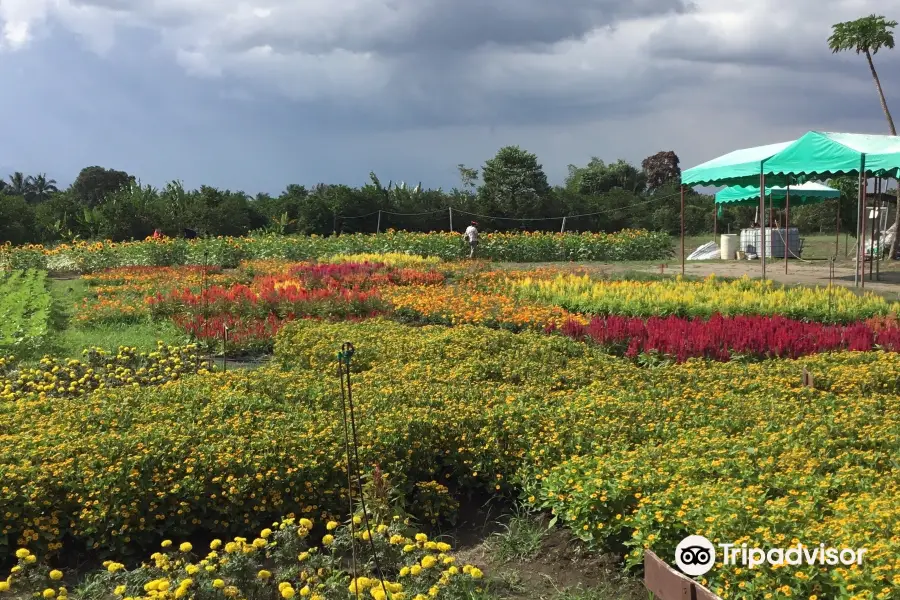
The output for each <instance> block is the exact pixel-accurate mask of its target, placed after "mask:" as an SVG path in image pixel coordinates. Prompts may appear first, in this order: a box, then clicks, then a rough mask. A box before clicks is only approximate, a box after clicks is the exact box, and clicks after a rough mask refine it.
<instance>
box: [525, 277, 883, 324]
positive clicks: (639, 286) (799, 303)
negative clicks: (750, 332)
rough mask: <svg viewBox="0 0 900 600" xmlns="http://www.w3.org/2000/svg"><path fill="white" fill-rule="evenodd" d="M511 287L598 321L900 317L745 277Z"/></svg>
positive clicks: (851, 299) (528, 281)
mask: <svg viewBox="0 0 900 600" xmlns="http://www.w3.org/2000/svg"><path fill="white" fill-rule="evenodd" d="M512 286H513V288H514V290H515V293H516V294H517V295H519V296H521V297H523V298H526V299H529V300H534V301H541V302H547V303H549V304H553V305H557V306H561V307H562V308H565V309H567V310H570V311H573V312H581V313H589V314H596V315H623V316H632V317H651V316H667V315H676V316H681V317H702V318H709V317H711V316H712V315H714V314H721V315H725V316H732V315H780V316H783V317H788V318H792V319H802V320H809V321H819V322H826V323H849V322H853V321H859V320H863V319H867V318H870V317H876V316H883V315H887V314H891V313H893V314H895V315H896V314H897V313H898V312H900V303H893V304H890V303H888V302H886V301H885V300H884V298H882V297H881V296H876V295H874V294H871V293H869V294H866V295H863V296H861V297H860V296H857V295H855V294H854V293H853V292H852V291H851V290H850V289H849V288H845V287H841V286H834V287H832V288H805V287H793V288H791V287H786V286H779V285H778V284H775V283H774V282H772V281H771V280H768V281H762V280H758V279H750V278H747V277H745V278H742V279H738V280H735V281H721V280H717V279H716V278H715V277H708V278H707V279H705V280H703V281H683V280H681V279H680V278H675V279H666V280H661V281H596V280H594V279H591V278H590V277H588V276H586V275H559V276H557V277H556V278H554V279H552V280H547V279H532V278H522V279H519V280H517V281H515V282H513V284H512Z"/></svg>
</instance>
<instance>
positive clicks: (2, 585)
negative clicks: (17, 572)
mask: <svg viewBox="0 0 900 600" xmlns="http://www.w3.org/2000/svg"><path fill="white" fill-rule="evenodd" d="M8 591H9V582H8V581H0V592H8Z"/></svg>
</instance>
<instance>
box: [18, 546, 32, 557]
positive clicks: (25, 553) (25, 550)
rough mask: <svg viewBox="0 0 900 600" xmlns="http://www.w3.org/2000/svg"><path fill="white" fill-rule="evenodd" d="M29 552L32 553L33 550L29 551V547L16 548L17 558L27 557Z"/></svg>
mask: <svg viewBox="0 0 900 600" xmlns="http://www.w3.org/2000/svg"><path fill="white" fill-rule="evenodd" d="M29 554H31V552H29V550H28V548H19V549H18V550H16V558H25V557H26V556H28V555H29Z"/></svg>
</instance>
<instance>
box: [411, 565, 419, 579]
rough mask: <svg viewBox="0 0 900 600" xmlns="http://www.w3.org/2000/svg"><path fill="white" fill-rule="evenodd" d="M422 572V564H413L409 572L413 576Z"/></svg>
mask: <svg viewBox="0 0 900 600" xmlns="http://www.w3.org/2000/svg"><path fill="white" fill-rule="evenodd" d="M421 572H422V567H421V566H420V565H413V566H411V567H410V568H409V573H410V575H412V576H413V577H415V576H416V575H418V574H419V573H421Z"/></svg>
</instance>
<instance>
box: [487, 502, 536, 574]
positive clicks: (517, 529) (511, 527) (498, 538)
mask: <svg viewBox="0 0 900 600" xmlns="http://www.w3.org/2000/svg"><path fill="white" fill-rule="evenodd" d="M501 525H502V527H503V530H502V531H498V532H496V533H494V534H492V535H491V537H490V538H489V540H488V541H487V544H486V545H487V547H488V549H489V551H490V552H491V553H492V554H493V555H494V557H495V558H496V559H497V560H499V561H502V562H508V561H511V560H530V559H532V558H534V557H535V556H537V555H538V553H539V552H540V550H541V545H542V544H543V543H544V538H545V537H546V535H547V526H546V525H545V524H544V522H543V521H542V520H540V519H538V518H536V517H534V516H533V515H529V514H528V513H526V512H524V511H523V510H521V509H517V510H516V513H515V514H513V515H512V516H511V517H510V519H509V521H508V522H507V523H503V524H501Z"/></svg>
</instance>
